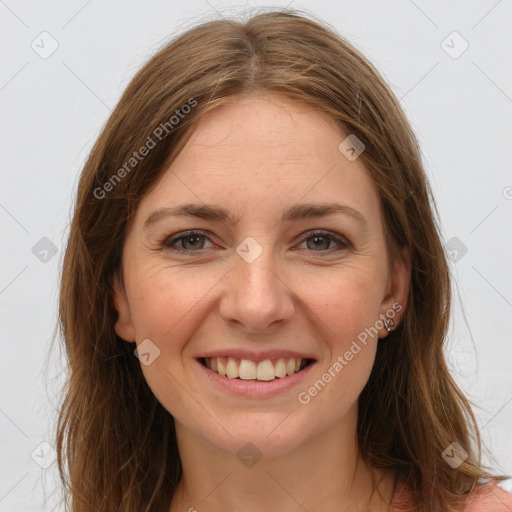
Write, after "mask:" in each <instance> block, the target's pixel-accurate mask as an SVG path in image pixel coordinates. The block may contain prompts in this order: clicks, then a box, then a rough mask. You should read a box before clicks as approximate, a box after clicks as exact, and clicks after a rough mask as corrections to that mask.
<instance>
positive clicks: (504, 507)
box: [464, 480, 512, 512]
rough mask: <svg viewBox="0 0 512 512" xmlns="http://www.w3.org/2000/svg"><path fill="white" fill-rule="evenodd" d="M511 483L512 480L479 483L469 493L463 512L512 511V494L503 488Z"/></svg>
mask: <svg viewBox="0 0 512 512" xmlns="http://www.w3.org/2000/svg"><path fill="white" fill-rule="evenodd" d="M511 484H512V480H504V481H503V482H501V483H498V482H496V481H495V480H490V481H488V482H486V483H482V484H480V485H479V486H478V487H477V488H475V489H474V490H473V492H472V493H471V494H470V495H469V497H468V501H467V505H466V508H465V509H464V510H465V512H512V494H510V492H508V491H506V490H505V489H509V488H510V486H511Z"/></svg>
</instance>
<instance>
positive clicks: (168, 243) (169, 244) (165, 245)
mask: <svg viewBox="0 0 512 512" xmlns="http://www.w3.org/2000/svg"><path fill="white" fill-rule="evenodd" d="M193 236H198V237H201V236H202V237H205V238H207V239H208V240H210V238H209V236H208V235H207V234H206V233H204V232H202V231H198V230H190V231H183V232H181V233H178V234H177V235H174V236H170V237H167V238H165V239H164V240H163V241H162V242H161V243H160V245H161V248H162V249H171V250H172V251H176V252H178V253H181V254H187V255H190V254H191V253H194V252H200V251H201V249H198V250H197V251H193V250H190V249H179V248H177V247H173V244H175V243H176V242H179V241H180V240H183V239H186V238H190V237H193ZM314 237H322V238H327V239H329V240H330V241H334V242H336V243H337V244H339V245H340V246H341V247H339V248H338V249H335V250H334V251H332V250H331V249H327V250H325V251H313V250H311V252H318V253H320V254H321V253H324V254H325V253H327V254H331V253H332V252H336V251H340V250H347V249H351V248H352V246H351V244H350V243H349V242H348V241H347V240H345V239H343V238H341V237H338V236H336V235H334V234H333V233H331V232H328V231H327V232H326V231H313V232H310V233H308V235H307V236H306V237H304V238H303V239H302V240H301V241H300V243H301V244H302V243H303V242H304V241H306V240H308V239H310V238H314ZM210 241H211V240H210ZM212 243H213V242H212ZM320 257H323V255H321V256H320Z"/></svg>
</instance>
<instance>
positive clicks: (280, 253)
mask: <svg viewBox="0 0 512 512" xmlns="http://www.w3.org/2000/svg"><path fill="white" fill-rule="evenodd" d="M345 137H346V134H343V133H342V132H341V130H340V129H339V128H338V127H337V126H336V125H335V124H334V122H333V121H332V120H331V119H330V118H329V117H328V116H326V115H325V114H323V113H319V112H318V111H316V110H314V109H312V108H311V107H309V106H306V105H304V104H300V103H297V102H295V101H294V100H291V99H288V98H286V97H283V96H281V95H276V94H272V95H269V94H265V95H255V94H253V95H246V96H242V97H237V98H234V99H233V100H232V101H231V102H230V103H228V104H225V105H222V106H221V107H220V108H219V109H217V110H215V111H213V112H211V113H210V114H208V115H207V116H205V117H203V118H202V119H201V120H200V122H199V123H198V125H197V128H196V130H195V132H194V134H193V136H192V138H191V139H190V140H189V141H188V142H187V144H186V146H185V147H184V149H183V150H182V152H181V153H180V154H179V155H178V157H177V158H176V159H175V160H174V162H173V163H172V164H171V165H170V167H169V169H168V170H167V171H166V172H165V173H164V174H163V176H162V178H161V179H160V181H159V182H158V184H157V185H156V187H155V188H154V189H152V191H151V192H150V193H149V194H148V195H146V196H145V197H144V198H143V199H142V201H141V202H140V204H139V207H138V209H137V212H136V215H135V219H134V222H133V224H132V225H131V228H130V230H129V232H128V234H127V237H126V240H125V245H124V248H123V262H122V272H123V276H124V281H125V288H123V287H122V286H121V285H120V282H119V280H118V279H116V280H115V286H114V298H115V304H116V308H117V311H118V313H119V315H118V321H117V323H116V326H115V328H116V332H117V334H118V335H119V336H120V337H122V338H123V339H124V340H126V341H127V342H136V343H137V344H140V343H141V342H142V341H143V340H145V339H150V340H151V341H152V342H153V343H154V344H155V345H156V346H157V347H158V348H159V350H160V355H159V357H157V358H156V359H155V360H154V362H152V363H151V364H150V365H148V366H146V365H142V370H143V372H144V376H145V378H146V380H147V382H148V384H149V386H150V387H151V389H152V391H153V392H154V394H155V396H156V397H157V398H158V400H159V401H160V402H161V403H162V405H163V406H164V407H165V408H166V409H167V410H168V411H169V412H170V413H171V414H172V415H173V416H174V418H175V422H176V430H177V439H178V446H179V449H180V456H181V459H182V464H183V469H184V477H183V479H182V481H181V482H180V485H179V488H178V492H177V493H176V494H175V497H174V499H173V503H172V506H171V511H175V510H176V511H177V510H183V511H186V510H189V509H190V508H192V507H193V508H195V509H197V510H198V511H203V510H208V511H217V510H245V511H248V512H252V511H261V510H271V509H273V510H282V511H299V510H303V508H302V507H304V508H306V509H307V510H310V511H311V510H323V511H325V510H354V511H355V510H364V509H366V508H363V505H365V506H366V505H368V502H367V501H366V500H367V498H368V497H369V495H370V493H371V481H370V473H369V468H368V467H367V466H366V465H365V464H364V462H363V461H362V459H361V458H360V456H359V454H358V449H357V438H356V426H357V398H358V396H359V394H360V393H361V391H362V389H363V387H364V385H365V384H366V382H367V380H368V378H369V375H370V371H371V368H372V365H373V362H374V357H375V352H376V349H377V343H386V340H385V339H383V340H381V341H378V339H377V337H376V336H374V337H373V338H369V341H368V343H367V344H366V345H363V344H359V345H360V347H361V350H360V351H359V352H358V353H357V354H356V355H355V356H354V357H353V359H352V360H351V361H349V362H348V364H346V365H345V366H344V367H343V369H342V370H341V371H339V372H336V377H334V378H332V380H331V382H329V383H328V384H327V385H326V386H325V388H323V389H322V390H321V391H320V392H319V393H318V394H317V395H316V396H314V397H312V398H311V400H310V402H309V403H308V404H307V405H304V404H301V403H299V401H298V399H297V395H298V393H299V392H300V391H305V390H306V391H307V389H308V388H309V387H310V386H311V385H312V384H313V383H314V382H315V381H317V380H318V379H320V378H321V376H322V374H323V373H324V372H326V371H327V370H328V368H330V367H332V365H333V363H334V362H335V361H336V360H337V358H338V356H343V354H345V352H346V351H347V350H348V349H349V347H350V346H351V343H352V342H353V341H354V340H356V339H357V336H358V335H359V334H360V333H361V332H362V331H364V329H365V328H369V327H370V326H373V325H375V323H376V321H377V320H379V318H380V315H383V314H384V313H385V312H386V311H389V310H390V309H392V307H393V304H396V303H399V304H400V305H402V306H403V307H402V309H401V311H400V312H397V313H396V316H395V318H394V320H395V325H397V324H398V323H399V321H400V318H401V316H402V315H403V312H404V309H405V298H406V296H407V290H408V286H409V275H410V268H409V264H408V258H407V255H406V254H404V253H402V258H401V259H400V260H399V261H397V262H396V264H395V265H394V267H393V271H392V272H391V271H390V269H391V266H390V262H389V256H388V253H387V250H386V242H385V235H384V230H383V224H382V216H381V213H380V203H379V197H378V193H377V190H376V188H375V186H374V185H373V183H372V181H371V179H370V175H369V173H368V171H367V169H366V168H365V166H364V163H363V162H362V159H360V158H357V159H356V160H354V161H350V160H348V159H347V158H346V156H345V155H344V154H342V153H341V152H340V151H339V150H338V145H339V144H340V142H342V141H343V140H344V139H345ZM335 202H337V203H343V204H345V205H348V206H350V207H352V208H354V209H356V210H358V211H359V212H360V213H361V215H362V216H363V217H364V219H365V221H366V227H364V226H363V225H362V224H361V223H359V222H358V221H357V220H355V219H353V218H352V217H350V216H349V215H344V214H340V213H334V214H330V215H328V216H324V217H318V218H316V217H309V218H304V219H300V220H295V221H287V222H284V223H281V221H280V217H281V214H282V212H283V211H285V210H286V209H288V208H289V207H292V206H295V205H297V204H303V203H335ZM183 203H199V204H201V203H208V204H215V205H218V206H221V207H223V208H225V209H227V210H228V211H229V212H230V213H232V214H233V215H234V216H235V217H239V221H238V222H237V223H236V224H233V223H231V222H229V221H218V220H216V221H214V220H205V219H200V218H193V217H189V218H187V217H184V216H182V217H172V216H167V217H161V218H160V219H159V220H158V221H156V222H154V223H152V224H151V225H150V227H149V228H147V229H143V225H144V222H145V220H146V219H147V217H148V216H149V215H150V214H151V213H152V212H153V211H155V210H156V209H158V208H160V207H168V206H170V207H172V206H176V205H178V204H183ZM190 229H197V230H202V231H203V232H204V234H205V235H206V237H200V238H199V239H198V240H192V242H195V245H193V243H190V242H187V240H183V239H182V240H181V241H180V240H178V241H176V242H175V243H174V248H175V249H182V250H186V249H188V254H180V253H179V252H178V251H177V250H174V251H173V250H172V248H171V247H164V248H162V242H163V241H165V240H166V239H167V240H169V237H170V236H171V235H175V234H179V233H183V232H184V231H187V230H190ZM318 230H322V231H325V232H326V233H325V234H324V235H331V236H333V237H339V238H341V239H342V241H343V240H344V241H345V242H348V244H347V243H341V244H338V243H337V242H336V240H335V238H334V239H333V238H331V239H330V241H329V238H328V237H327V238H321V239H319V240H317V241H316V245H315V237H314V236H313V235H312V234H311V232H315V231H318ZM248 236H251V237H252V238H254V240H256V241H257V243H258V244H259V246H261V248H262V250H263V252H262V254H261V255H260V256H259V257H258V258H257V259H256V260H255V261H253V262H252V263H248V262H247V261H245V260H244V259H243V258H242V257H240V256H239V254H238V253H237V252H236V249H237V247H238V246H239V244H240V243H241V242H242V241H243V240H244V239H245V238H246V237H248ZM315 236H319V235H318V234H316V235H315ZM188 240H190V239H188ZM168 245H170V244H168ZM196 247H197V248H196ZM386 334H387V332H386V329H385V328H380V330H379V334H378V336H379V337H380V338H385V336H386ZM231 348H232V349H251V350H255V351H258V350H267V349H282V350H286V349H288V350H296V351H298V352H304V353H307V354H311V355H313V357H314V358H315V359H316V363H315V365H314V367H313V368H311V369H310V371H309V373H308V375H307V378H305V379H304V381H303V382H301V383H300V384H299V385H298V386H296V387H294V388H293V389H290V390H287V391H285V392H283V393H280V394H278V395H276V396H273V397H268V398H263V399H262V398H259V399H255V398H247V397H239V396H234V395H232V394H230V393H228V392H226V391H224V390H222V389H220V388H218V387H217V386H215V385H212V384H213V383H211V382H210V381H209V378H208V372H205V371H204V369H203V368H202V367H200V366H199V364H198V362H197V361H196V357H198V356H199V355H200V354H201V353H204V352H205V351H207V350H212V349H231ZM248 442H251V443H253V444H254V445H255V446H256V447H257V448H258V450H259V451H260V452H261V453H262V458H261V459H260V460H259V461H258V463H257V464H256V465H254V466H253V467H246V466H244V465H243V464H242V463H241V462H240V460H239V459H238V457H237V456H236V453H237V452H238V451H239V450H240V449H241V448H242V447H243V446H244V445H245V444H246V443H248ZM375 474H376V475H377V479H378V480H379V481H380V482H381V484H380V487H379V490H380V491H381V492H382V494H383V498H385V499H386V500H388V501H389V499H390V496H391V479H390V475H387V474H385V473H383V472H380V471H377V472H376V473H375ZM333 475H336V477H335V478H333ZM299 504H300V505H299ZM369 506H370V510H387V509H388V508H387V505H386V506H385V504H384V500H381V499H380V498H379V496H378V493H377V494H376V495H374V497H373V499H372V500H371V502H370V503H369ZM342 507H344V508H342Z"/></svg>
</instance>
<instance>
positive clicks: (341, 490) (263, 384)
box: [57, 11, 512, 512]
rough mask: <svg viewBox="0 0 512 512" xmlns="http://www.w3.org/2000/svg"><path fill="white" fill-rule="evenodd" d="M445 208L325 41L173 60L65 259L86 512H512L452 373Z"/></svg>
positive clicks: (273, 31) (311, 24)
mask: <svg viewBox="0 0 512 512" xmlns="http://www.w3.org/2000/svg"><path fill="white" fill-rule="evenodd" d="M433 204H434V203H433V200H432V198H431V195H430V189H429V187H428V183H427V180H426V177H425V174H424V171H423V168H422V163H421V157H420V152H419V148H418V144H417V141H416V139H415V137H414V135H413V133H412V131H411V128H410V126H409V124H408V122H407V120H406V118H405V116H404V114H403V112H402V110H401V108H400V105H399V103H398V101H397V100H396V98H395V97H394V95H393V94H392V93H391V91H390V89H389V88H388V87H387V86H386V84H385V83H384V81H383V79H382V78H381V76H380V75H379V74H378V72H377V71H376V70H375V68H374V67H373V66H372V65H371V64H370V63H369V62H368V61H367V60H366V59H365V58H364V57H363V56H362V55H361V54H360V53H359V52H357V51H356V50H355V49H354V48H353V47H352V46H351V45H350V44H348V43H347V42H346V41H344V40H342V39H340V37H339V36H338V35H337V34H335V33H334V32H333V31H331V29H329V28H327V27H325V26H324V25H322V24H321V23H320V22H317V21H314V20H312V19H309V18H308V17H306V16H303V15H301V14H300V13H297V12H293V11H278V12H269V13H266V14H260V15H257V16H254V17H253V18H251V19H249V20H248V21H247V22H246V23H240V22H235V21H228V20H222V21H212V22H208V23H205V24H202V25H200V26H198V27H195V28H193V29H191V30H189V31H188V32H186V33H185V34H183V35H182V36H180V37H178V38H177V39H175V40H174V41H172V42H171V43H170V44H169V45H168V46H166V47H165V48H163V49H162V50H161V51H160V52H158V53H157V54H156V55H155V56H154V57H153V58H152V59H151V60H150V61H149V62H148V63H147V64H146V65H145V66H144V67H143V68H142V69H141V70H140V71H139V73H138V74H137V75H136V76H135V78H134V79H133V80H132V82H131V83H130V84H129V86H128V88H127V89H126V91H125V93H124V94H123V96H122V98H121V100H120V102H119V104H118V105H117V107H116V109H115V111H114V112H113V114H112V116H111V117H110V119H109V120H108V123H107V125H106V126H105V128H104V130H103V132H102V134H101V135H100V137H99V139H98V141H97V143H96V145H95V146H94V148H93V150H92V152H91V155H90V157H89V159H88V161H87V163H86V165H85V168H84V170H83V172H82V176H81V180H80V184H79V189H78V197H77V200H76V208H75V213H74V219H73V222H72V225H71V232H70V237H69V243H68V247H67V251H66V255H65V261H64V269H63V276H62V285H61V302H60V318H61V325H62V330H63V335H64V339H65V344H66V350H67V354H68V357H69V368H70V378H69V382H68V385H67V388H66V397H65V400H64V402H63V405H62V409H61V414H60V420H59V425H58V433H57V444H58V452H59V468H60V472H61V477H62V479H63V482H64V484H65V485H66V486H67V491H68V493H67V500H68V503H69V510H71V511H73V512H85V511H95V512H99V511H105V512H106V511H114V510H116V511H126V512H127V511H147V512H150V511H166V512H167V511H170V512H177V511H186V510H189V511H193V510H197V511H217V510H244V511H248V512H253V511H263V510H282V511H298V510H343V511H348V510H350V511H356V510H357V511H363V510H367V511H372V512H373V511H384V510H393V511H405V510H418V511H455V510H478V511H480V510H492V511H494V512H496V511H502V510H503V511H505V510H507V511H509V510H512V497H511V496H510V495H509V494H508V493H506V492H505V491H503V490H502V489H500V488H499V487H497V484H496V482H497V481H499V480H502V479H503V478H505V477H499V476H496V477H493V476H492V475H491V474H490V473H488V472H487V471H486V470H485V469H484V468H483V467H482V466H481V464H480V461H479V458H480V437H479V434H478V430H477V427H476V424H475V421H474V417H473V414H472V412H471V408H470V405H469V403H468V401H467V400H466V398H465V397H464V395H463V394H462V393H461V391H460V390H459V388H458V387H457V386H456V384H455V382H454V381H453V380H452V378H451V376H450V374H449V372H448V370H447V366H446V362H445V358H444V354H443V345H444V340H445V335H446V328H447V324H448V319H449V314H450V280H449V272H448V267H447V263H446V259H445V256H444V253H443V248H442V245H441V242H440V238H439V234H438V228H437V224H436V220H435V218H434V215H433ZM484 480H489V481H487V482H486V483H484Z"/></svg>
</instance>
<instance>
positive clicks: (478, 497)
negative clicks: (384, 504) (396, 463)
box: [392, 479, 512, 512]
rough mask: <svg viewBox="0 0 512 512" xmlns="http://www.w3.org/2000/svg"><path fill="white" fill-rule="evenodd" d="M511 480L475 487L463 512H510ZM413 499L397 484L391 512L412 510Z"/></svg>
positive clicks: (403, 484) (481, 484)
mask: <svg viewBox="0 0 512 512" xmlns="http://www.w3.org/2000/svg"><path fill="white" fill-rule="evenodd" d="M511 490H512V479H509V480H504V481H503V482H501V483H498V482H497V481H496V480H489V481H487V482H484V483H480V484H479V485H477V486H476V487H475V488H474V489H473V491H472V492H471V493H470V494H469V495H468V496H467V500H466V502H465V505H464V508H463V511H464V512H512V494H511V493H510V491H511ZM413 509H414V505H413V498H412V495H411V493H410V490H409V489H408V487H407V485H406V484H405V482H403V481H399V482H398V484H397V488H396V492H395V496H394V499H393V503H392V510H393V511H397V512H398V511H400V512H402V511H409V510H413Z"/></svg>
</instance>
